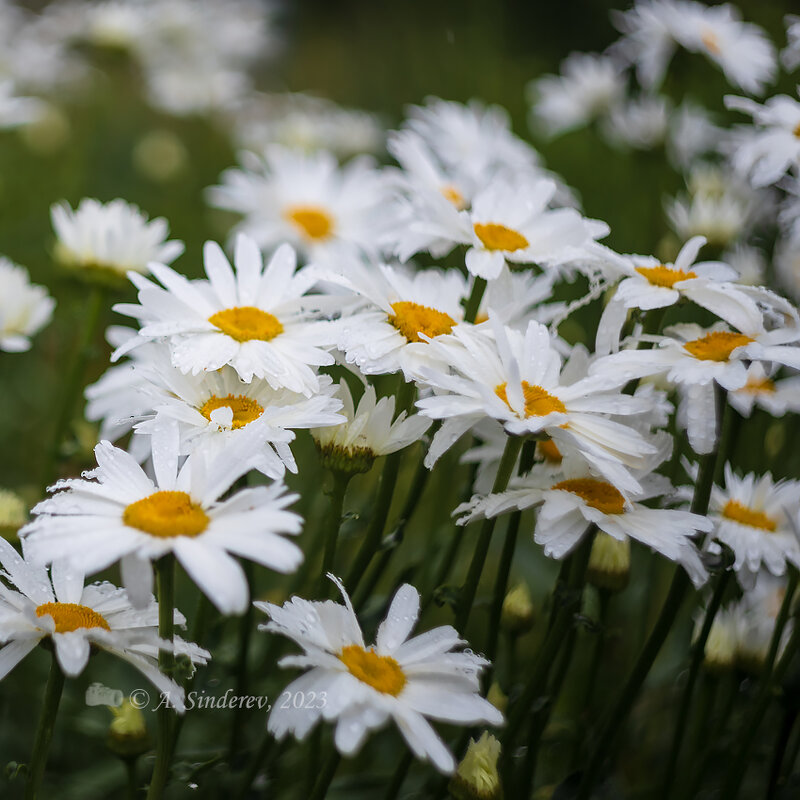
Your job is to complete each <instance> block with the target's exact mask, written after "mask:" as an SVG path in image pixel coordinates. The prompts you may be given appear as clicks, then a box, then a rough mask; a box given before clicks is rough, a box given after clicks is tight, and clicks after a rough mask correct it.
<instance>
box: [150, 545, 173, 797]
mask: <svg viewBox="0 0 800 800" xmlns="http://www.w3.org/2000/svg"><path fill="white" fill-rule="evenodd" d="M155 568H156V581H157V586H158V635H159V636H160V637H161V638H162V639H165V640H166V641H168V642H170V643H172V642H173V636H174V614H175V611H174V608H175V556H174V555H173V554H172V553H167V555H165V556H162V557H161V558H160V559H158V561H156V562H155ZM158 668H159V669H160V670H161V672H162V673H163V674H164V675H166V676H167V677H168V678H171V677H172V673H173V671H174V668H175V656H174V654H173V653H172V652H171V651H167V650H159V651H158ZM162 706H163V707H162ZM157 714H158V736H157V739H156V764H155V767H154V768H153V777H152V778H151V779H150V788H149V789H148V791H147V800H160V798H161V796H162V795H163V793H164V787H165V786H166V783H167V778H168V776H169V765H170V761H171V759H172V718H173V712H172V710H171V709H170V708H168V707H167V705H166V704H159V708H158V710H157Z"/></svg>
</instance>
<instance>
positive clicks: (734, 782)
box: [720, 566, 800, 800]
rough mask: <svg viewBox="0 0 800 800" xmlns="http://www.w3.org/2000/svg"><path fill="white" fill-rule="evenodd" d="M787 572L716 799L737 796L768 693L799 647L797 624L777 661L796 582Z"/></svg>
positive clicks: (793, 573) (769, 698)
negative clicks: (758, 677) (753, 689)
mask: <svg viewBox="0 0 800 800" xmlns="http://www.w3.org/2000/svg"><path fill="white" fill-rule="evenodd" d="M788 570H789V584H788V586H787V587H786V594H785V595H784V596H783V602H782V603H781V608H780V611H779V612H778V616H777V618H776V620H775V628H774V629H773V631H772V639H771V640H770V643H769V651H768V652H767V658H766V660H765V662H764V667H763V673H762V678H761V686H760V687H759V690H758V694H757V695H756V699H755V702H754V703H753V705H752V707H751V709H750V713H749V715H748V716H747V717H746V718H745V720H744V724H743V726H742V732H741V738H740V740H739V747H738V749H737V751H736V753H735V754H734V759H733V761H731V769H730V770H729V771H728V773H727V776H726V779H725V783H724V784H723V786H722V793H721V794H720V797H724V798H726V800H736V797H737V795H738V794H739V789H740V788H741V785H742V779H743V778H744V773H745V771H746V769H747V764H748V762H749V760H750V754H751V752H752V749H753V742H754V741H755V738H756V733H758V728H759V726H760V724H761V721H762V720H763V719H764V714H766V713H767V709H768V708H769V706H770V703H771V701H772V693H773V691H774V689H775V687H776V686H777V685H779V684H780V682H781V680H782V679H783V676H784V675H785V674H786V670H787V669H788V668H789V664H790V662H791V661H792V658H793V657H794V655H795V652H796V650H797V649H798V645H800V625H797V624H795V625H794V627H793V629H792V636H791V638H790V639H789V641H788V643H787V644H786V648H785V649H784V651H783V655H782V656H781V657H780V659H779V660H778V658H777V656H778V650H779V649H780V644H781V639H782V638H783V631H784V629H785V628H786V623H787V622H788V621H789V613H790V610H791V607H792V599H793V598H794V594H795V590H796V589H797V581H798V571H797V568H796V567H794V566H789V567H788ZM776 660H777V664H776Z"/></svg>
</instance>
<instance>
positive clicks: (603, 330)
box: [596, 236, 786, 355]
mask: <svg viewBox="0 0 800 800" xmlns="http://www.w3.org/2000/svg"><path fill="white" fill-rule="evenodd" d="M705 243H706V239H705V237H704V236H695V237H693V238H692V239H690V240H689V241H688V242H686V244H685V245H684V246H683V247H682V248H681V251H680V252H679V253H678V256H677V258H676V259H675V263H674V264H664V263H662V262H661V261H659V260H658V259H655V258H652V257H648V256H622V257H620V258H619V259H618V260H617V262H616V263H615V266H616V267H617V269H619V271H620V272H621V273H622V274H623V275H625V276H626V277H624V278H623V280H622V281H621V282H620V283H619V285H618V286H617V289H616V292H615V293H614V296H613V298H612V299H611V301H610V302H609V303H608V304H607V305H606V307H605V309H604V310H603V315H602V317H601V319H600V323H599V325H598V327H597V342H596V349H597V353H598V354H600V355H605V354H607V353H609V352H611V351H615V350H617V349H618V347H619V338H620V334H621V332H622V328H623V325H624V324H625V320H626V318H627V314H628V311H629V310H630V309H632V308H639V309H643V310H645V311H650V310H652V309H654V308H668V307H670V306H673V305H675V304H676V303H678V302H679V301H680V300H682V299H684V298H686V299H687V300H691V301H692V302H694V303H696V304H697V305H699V306H701V307H703V308H705V309H707V310H708V311H711V312H712V313H713V314H715V315H716V316H718V317H720V318H721V319H723V320H725V321H726V322H728V323H729V324H730V325H733V326H734V327H736V328H739V329H740V330H758V329H759V328H761V327H762V311H761V309H760V308H759V305H758V303H757V302H756V300H759V301H761V302H762V304H768V303H770V302H773V301H774V302H776V303H778V304H779V305H780V307H781V308H784V307H785V305H786V301H784V300H783V299H782V298H778V296H777V295H775V294H773V293H772V292H769V291H768V290H760V289H756V288H755V287H739V286H737V285H736V284H735V283H732V281H735V280H736V279H737V277H738V275H737V274H736V271H735V270H734V269H733V268H732V267H729V266H728V265H727V264H722V263H721V262H717V261H706V262H700V263H695V260H696V258H697V255H698V253H699V252H700V249H701V248H702V247H703V245H704V244H705Z"/></svg>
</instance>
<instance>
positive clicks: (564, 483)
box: [453, 467, 713, 585]
mask: <svg viewBox="0 0 800 800" xmlns="http://www.w3.org/2000/svg"><path fill="white" fill-rule="evenodd" d="M641 485H642V491H640V492H624V493H623V491H620V489H618V488H617V487H616V486H614V485H613V484H612V483H609V482H608V481H605V480H602V479H599V478H597V477H596V476H594V475H592V474H590V473H587V472H581V471H580V470H578V471H574V470H570V471H568V472H562V473H561V474H558V473H557V474H555V475H554V474H552V472H551V471H550V470H547V469H542V468H541V467H534V469H533V470H532V471H531V472H530V473H529V474H528V475H526V476H525V477H522V478H515V479H512V481H511V484H510V486H509V489H508V490H507V491H506V492H502V493H500V494H490V495H488V496H487V497H485V498H480V497H475V498H473V499H472V500H471V501H470V502H469V503H465V504H464V505H462V506H459V507H458V508H457V509H456V510H455V511H454V512H453V513H454V514H459V513H460V514H463V515H464V516H462V517H461V519H459V520H458V524H459V525H465V524H467V523H468V522H471V521H472V520H473V519H478V518H484V517H496V516H498V515H500V514H504V513H508V512H511V511H514V510H524V509H526V508H532V507H533V506H541V508H540V509H539V513H538V514H537V517H536V527H535V529H534V540H535V541H536V543H537V544H540V545H542V546H543V547H544V552H545V555H547V556H550V557H551V558H557V559H561V558H565V557H566V556H567V555H569V553H571V552H572V551H573V550H574V549H575V548H576V547H577V546H578V544H579V543H580V542H581V540H582V539H583V537H584V536H585V534H586V533H587V531H588V530H589V526H590V525H596V526H597V527H598V528H599V529H600V530H601V531H604V532H605V533H607V534H608V535H609V536H612V537H613V538H615V539H617V540H618V541H626V540H627V539H635V540H636V541H638V542H641V543H642V544H644V545H646V546H647V547H649V548H651V549H652V550H655V551H656V552H658V553H661V554H662V555H663V556H665V557H666V558H668V559H670V560H671V561H675V562H677V563H679V564H681V565H682V566H683V567H684V569H686V571H687V573H688V574H689V576H690V577H691V579H692V581H693V582H694V583H695V585H701V584H702V583H704V582H705V580H706V578H707V573H706V571H705V568H704V567H703V564H702V561H701V560H700V555H699V553H698V551H697V548H696V546H695V544H694V542H693V541H692V537H693V536H694V535H695V534H696V533H697V532H699V531H704V532H708V531H710V530H711V529H712V528H713V523H711V522H710V521H709V520H708V519H706V518H705V517H703V516H700V515H698V514H692V513H690V512H688V511H681V510H676V509H666V508H649V507H648V506H645V505H644V504H643V503H642V502H641V501H643V500H650V499H652V498H654V497H657V496H659V495H661V494H664V493H665V491H668V490H669V488H670V487H669V483H668V482H666V481H664V480H663V479H662V478H661V476H660V475H652V476H650V477H649V478H648V477H642V478H641Z"/></svg>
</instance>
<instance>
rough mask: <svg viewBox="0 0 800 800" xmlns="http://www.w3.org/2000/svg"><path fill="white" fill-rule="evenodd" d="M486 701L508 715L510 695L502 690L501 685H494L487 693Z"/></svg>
mask: <svg viewBox="0 0 800 800" xmlns="http://www.w3.org/2000/svg"><path fill="white" fill-rule="evenodd" d="M486 699H487V700H488V701H489V702H490V703H491V704H492V705H493V706H494V707H495V708H496V709H497V710H498V711H502V712H503V714H505V713H506V709H507V708H508V695H507V694H506V693H505V692H504V691H503V690H502V689H501V688H500V684H499V683H493V684H492V685H491V686H490V687H489V691H488V692H487V693H486Z"/></svg>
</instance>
